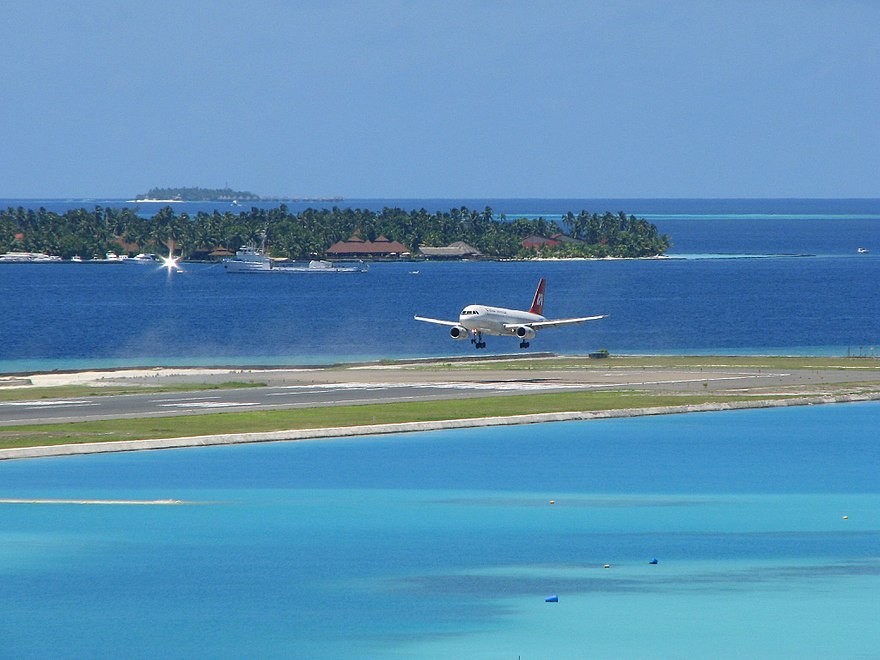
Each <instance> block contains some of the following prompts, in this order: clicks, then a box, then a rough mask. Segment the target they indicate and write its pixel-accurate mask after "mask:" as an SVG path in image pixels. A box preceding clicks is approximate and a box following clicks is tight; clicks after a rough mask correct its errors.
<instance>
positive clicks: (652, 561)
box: [648, 557, 660, 564]
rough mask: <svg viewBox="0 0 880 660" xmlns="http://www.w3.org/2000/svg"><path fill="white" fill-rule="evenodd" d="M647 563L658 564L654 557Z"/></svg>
mask: <svg viewBox="0 0 880 660" xmlns="http://www.w3.org/2000/svg"><path fill="white" fill-rule="evenodd" d="M648 563H649V564H659V563H660V562H658V561H657V558H656V557H654V558H653V559H651V561H649V562H648Z"/></svg>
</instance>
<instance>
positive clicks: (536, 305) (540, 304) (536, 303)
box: [529, 277, 546, 316]
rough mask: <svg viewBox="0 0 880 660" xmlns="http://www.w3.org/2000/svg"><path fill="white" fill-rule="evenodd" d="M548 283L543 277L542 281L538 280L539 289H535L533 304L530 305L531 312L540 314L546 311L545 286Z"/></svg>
mask: <svg viewBox="0 0 880 660" xmlns="http://www.w3.org/2000/svg"><path fill="white" fill-rule="evenodd" d="M545 286H546V283H545V282H544V278H543V277H542V278H541V281H540V282H538V289H537V291H535V297H534V299H533V300H532V306H531V307H529V314H537V315H538V316H540V315H542V314H543V313H544V287H545Z"/></svg>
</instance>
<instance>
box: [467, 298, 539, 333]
mask: <svg viewBox="0 0 880 660" xmlns="http://www.w3.org/2000/svg"><path fill="white" fill-rule="evenodd" d="M546 320H547V319H545V318H544V317H543V316H541V315H540V314H532V313H531V312H524V311H521V310H518V309H505V308H504V307H488V306H486V305H468V306H467V307H465V308H464V309H463V310H461V314H459V316H458V322H459V323H460V324H461V326H462V327H463V328H467V329H468V330H470V331H471V332H472V333H473V332H482V333H483V334H485V335H498V336H501V337H505V336H511V335H514V336H515V335H516V326H519V325H525V324H527V323H536V322H540V321H546ZM505 326H507V327H505ZM511 326H512V327H511Z"/></svg>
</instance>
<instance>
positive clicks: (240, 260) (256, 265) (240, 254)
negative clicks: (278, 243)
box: [223, 243, 274, 273]
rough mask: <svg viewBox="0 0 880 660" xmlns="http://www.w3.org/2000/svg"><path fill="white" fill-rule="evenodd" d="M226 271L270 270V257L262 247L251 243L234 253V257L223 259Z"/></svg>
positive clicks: (253, 271) (271, 267)
mask: <svg viewBox="0 0 880 660" xmlns="http://www.w3.org/2000/svg"><path fill="white" fill-rule="evenodd" d="M223 267H224V268H225V269H226V272H227V273H262V272H265V271H269V270H272V269H273V267H274V265H273V263H272V258H271V257H269V255H267V254H266V253H265V252H264V251H263V249H262V248H258V247H257V246H256V245H254V244H253V243H251V244H250V245H245V246H244V247H242V248H241V249H240V250H238V251H237V252H236V253H235V256H234V257H229V258H228V259H224V260H223Z"/></svg>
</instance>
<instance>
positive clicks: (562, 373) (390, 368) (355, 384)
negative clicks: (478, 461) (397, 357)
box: [0, 364, 877, 426]
mask: <svg viewBox="0 0 880 660" xmlns="http://www.w3.org/2000/svg"><path fill="white" fill-rule="evenodd" d="M53 377H55V378H56V379H57V378H58V377H57V376H53ZM68 378H69V379H70V381H71V382H76V383H84V382H89V383H91V384H100V385H120V384H122V385H126V386H134V387H137V386H146V385H161V384H166V383H167V384H175V383H188V384H192V385H193V387H194V388H197V387H198V386H199V385H205V386H210V385H212V384H217V383H221V382H230V381H238V382H254V383H259V384H261V385H262V386H259V387H243V388H236V389H213V390H207V389H206V390H201V391H183V392H161V393H156V392H144V393H139V394H122V395H103V396H79V397H71V398H57V399H33V400H20V401H7V402H0V426H18V425H24V424H45V423H65V422H77V421H89V420H98V419H119V418H135V417H159V416H173V415H193V414H207V413H216V412H235V411H248V410H269V409H292V408H305V407H311V408H314V407H330V406H342V405H360V404H373V403H393V402H404V401H407V402H408V401H429V400H437V399H456V398H471V397H487V396H509V395H517V394H529V393H551V392H561V391H577V390H628V391H634V390H652V391H663V392H668V393H675V392H680V393H687V392H694V391H700V392H707V391H712V392H717V393H731V392H735V393H741V394H742V393H751V394H772V393H774V392H785V393H789V394H790V393H804V394H822V393H824V392H825V391H826V390H829V389H834V388H838V389H839V387H840V386H841V385H842V384H843V383H852V382H856V383H857V382H859V381H863V382H864V383H865V386H868V385H869V384H870V383H875V384H876V382H877V374H876V373H875V372H874V371H873V370H867V371H858V370H854V371H845V370H840V369H799V370H792V371H782V370H764V369H744V368H741V367H737V368H728V367H723V366H720V367H714V368H711V369H710V368H705V367H702V368H683V367H666V368H661V367H625V368H620V367H618V368H611V367H609V368H589V369H584V368H579V369H578V368H571V369H541V368H534V369H527V370H515V369H510V368H497V369H495V368H492V366H491V364H482V365H479V366H473V367H472V366H466V367H462V366H455V367H454V368H453V367H451V366H450V365H448V364H434V365H425V364H418V365H416V366H414V365H412V364H400V365H382V366H380V365H365V366H350V367H346V368H338V367H336V368H310V369H284V368H280V369H244V370H242V369H237V370H232V369H214V370H210V371H206V370H197V369H192V370H187V369H176V370H166V371H159V370H147V371H139V372H121V371H116V372H113V371H111V372H96V373H92V374H90V376H89V377H87V376H86V374H83V373H78V374H69V375H68ZM19 380H20V379H19ZM31 380H32V381H36V382H37V383H41V382H42V381H40V379H39V378H37V377H33V378H32V379H31ZM53 382H54V381H53ZM17 389H18V388H17ZM99 389H100V388H99V387H96V388H95V390H96V393H97V392H98V391H99Z"/></svg>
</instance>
